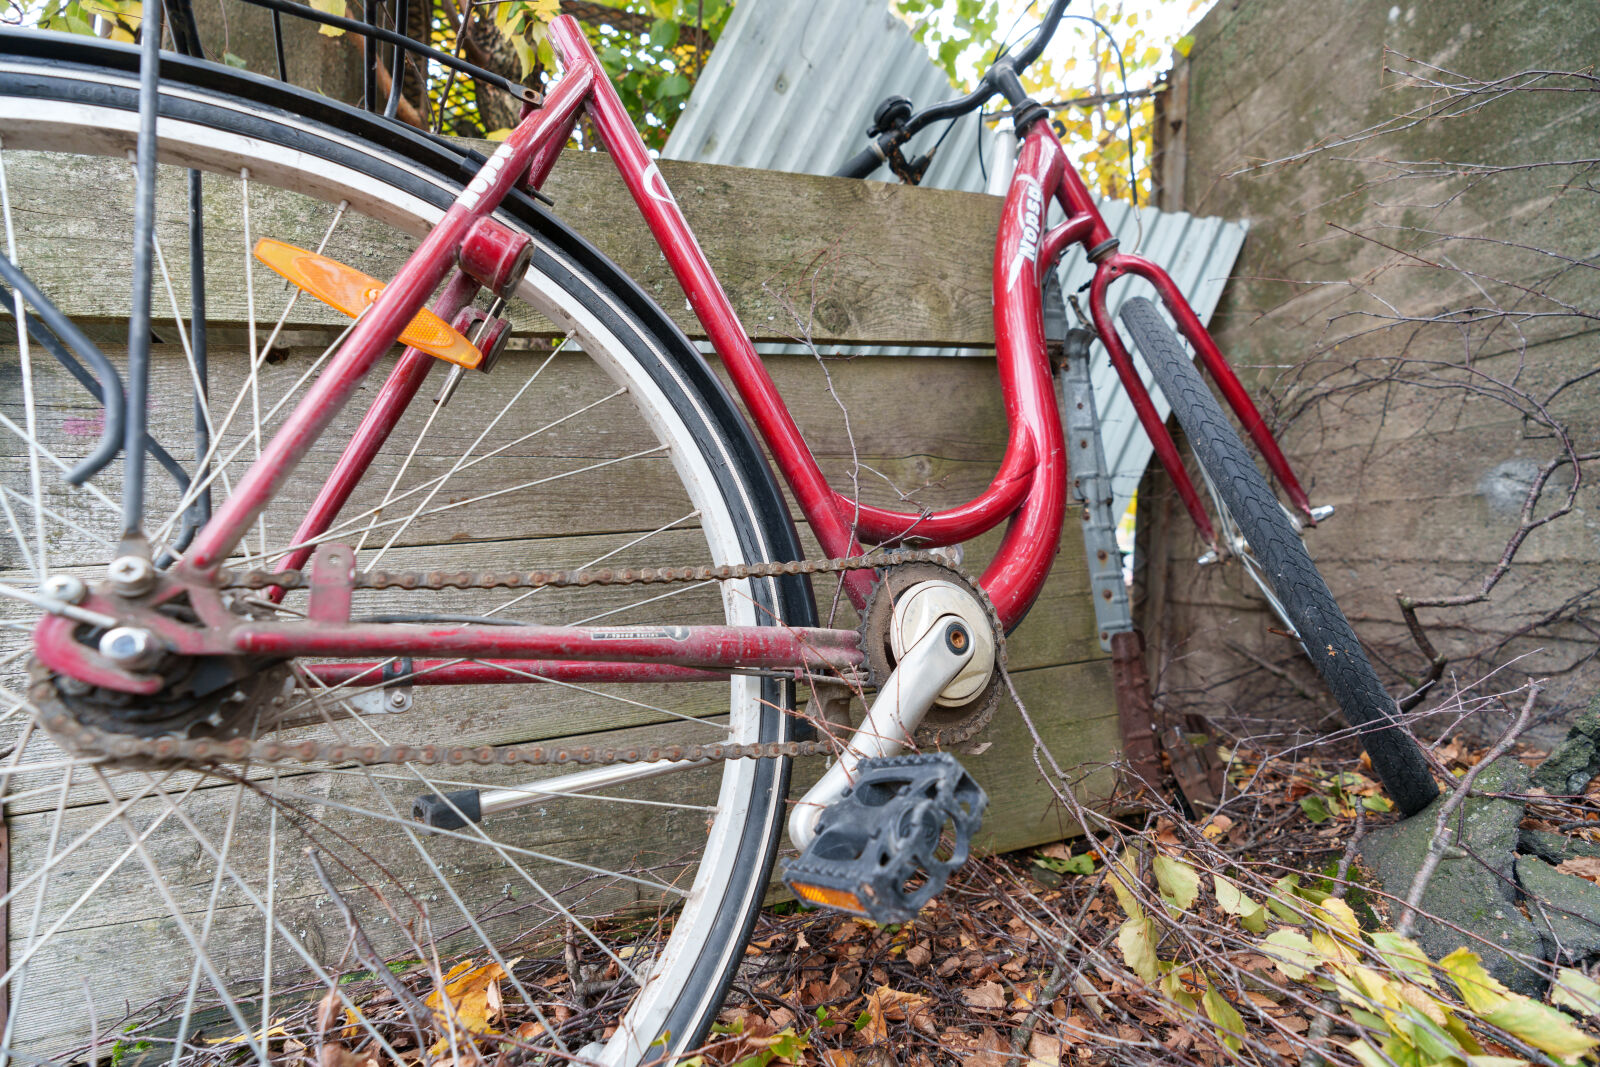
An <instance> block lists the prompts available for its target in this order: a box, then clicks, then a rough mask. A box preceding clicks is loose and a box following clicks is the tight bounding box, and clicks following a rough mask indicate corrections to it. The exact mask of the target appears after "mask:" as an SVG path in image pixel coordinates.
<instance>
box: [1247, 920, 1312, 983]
mask: <svg viewBox="0 0 1600 1067" xmlns="http://www.w3.org/2000/svg"><path fill="white" fill-rule="evenodd" d="M1261 951H1262V955H1264V956H1266V957H1267V958H1268V959H1270V960H1271V961H1272V965H1273V966H1274V967H1276V968H1277V969H1278V972H1279V973H1280V974H1282V975H1283V976H1284V977H1285V978H1287V979H1289V981H1291V982H1298V981H1300V979H1302V978H1304V977H1305V976H1306V975H1308V974H1310V973H1311V972H1312V971H1314V970H1316V968H1317V965H1318V964H1320V963H1321V962H1322V957H1320V956H1318V955H1317V953H1316V952H1314V951H1313V950H1312V948H1311V942H1310V941H1308V940H1306V936H1305V935H1304V934H1302V933H1299V932H1297V931H1295V930H1274V931H1273V932H1272V933H1271V934H1269V935H1267V939H1266V940H1265V941H1263V942H1262V943H1261Z"/></svg>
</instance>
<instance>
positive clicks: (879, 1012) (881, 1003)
mask: <svg viewBox="0 0 1600 1067" xmlns="http://www.w3.org/2000/svg"><path fill="white" fill-rule="evenodd" d="M927 1004H928V998H927V997H925V996H923V995H922V994H920V993H904V992H901V991H900V990H898V989H890V988H889V987H888V986H886V985H881V986H879V987H878V988H877V989H874V990H873V991H872V992H871V993H868V994H867V1005H866V1007H865V1008H864V1009H863V1010H862V1014H863V1015H865V1016H866V1017H867V1020H866V1023H865V1025H863V1026H862V1027H861V1036H862V1039H863V1040H865V1041H866V1042H867V1043H868V1044H870V1045H875V1044H877V1043H878V1042H880V1041H886V1040H888V1038H889V1023H890V1021H894V1022H901V1021H908V1020H909V1021H910V1022H911V1023H912V1025H914V1026H922V1027H923V1028H930V1027H931V1026H932V1020H931V1019H929V1020H927V1021H926V1024H925V1025H924V1020H923V1019H922V1018H919V1017H925V1016H926V1015H927V1012H926V1011H925V1008H926V1006H927Z"/></svg>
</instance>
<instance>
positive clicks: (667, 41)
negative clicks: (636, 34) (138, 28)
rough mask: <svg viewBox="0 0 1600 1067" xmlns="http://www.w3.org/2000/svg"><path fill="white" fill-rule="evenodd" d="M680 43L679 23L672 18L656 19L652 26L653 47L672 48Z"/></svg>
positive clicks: (651, 38)
mask: <svg viewBox="0 0 1600 1067" xmlns="http://www.w3.org/2000/svg"><path fill="white" fill-rule="evenodd" d="M677 43H678V24H677V23H676V22H674V21H672V20H671V19H656V20H655V22H654V23H652V24H651V26H650V45H651V47H652V48H671V47H672V46H673V45H675V44H677Z"/></svg>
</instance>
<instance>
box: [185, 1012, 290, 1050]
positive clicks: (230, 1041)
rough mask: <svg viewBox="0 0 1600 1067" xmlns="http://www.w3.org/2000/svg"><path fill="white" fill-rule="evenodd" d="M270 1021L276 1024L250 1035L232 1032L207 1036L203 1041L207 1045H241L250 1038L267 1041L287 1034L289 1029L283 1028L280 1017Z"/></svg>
mask: <svg viewBox="0 0 1600 1067" xmlns="http://www.w3.org/2000/svg"><path fill="white" fill-rule="evenodd" d="M272 1021H273V1022H274V1023H275V1024H277V1025H275V1026H272V1027H270V1028H269V1029H266V1030H263V1031H261V1032H260V1033H256V1034H251V1035H248V1036H247V1035H245V1034H234V1035H233V1036H232V1037H219V1038H215V1039H212V1038H209V1037H208V1038H206V1039H205V1043H206V1044H208V1045H242V1044H244V1043H245V1042H246V1041H249V1040H251V1039H252V1038H253V1039H254V1040H256V1041H261V1042H267V1041H270V1040H272V1039H273V1038H275V1037H288V1036H289V1031H287V1030H285V1029H284V1028H283V1025H282V1024H283V1020H282V1019H281V1018H279V1019H274V1020H272Z"/></svg>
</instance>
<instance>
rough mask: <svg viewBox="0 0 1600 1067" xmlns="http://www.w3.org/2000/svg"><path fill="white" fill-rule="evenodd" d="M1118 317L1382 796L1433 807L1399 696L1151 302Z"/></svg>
mask: <svg viewBox="0 0 1600 1067" xmlns="http://www.w3.org/2000/svg"><path fill="white" fill-rule="evenodd" d="M1119 314H1120V316H1121V318H1122V323H1123V325H1124V326H1126V327H1127V330H1128V333H1129V335H1131V336H1132V338H1133V343H1134V345H1135V347H1137V348H1138V350H1139V352H1140V354H1141V355H1143V356H1144V359H1145V363H1146V364H1147V365H1148V366H1149V368H1150V374H1151V376H1152V377H1153V378H1154V379H1155V382H1156V384H1157V385H1158V386H1159V387H1160V388H1161V392H1162V394H1163V395H1164V396H1165V397H1166V398H1167V402H1168V403H1170V404H1171V405H1172V413H1173V415H1174V416H1176V418H1177V420H1178V424H1179V425H1180V426H1182V427H1183V432H1184V435H1185V436H1186V437H1187V438H1188V440H1189V444H1190V447H1191V448H1192V449H1193V451H1194V456H1195V459H1196V461H1197V462H1198V463H1199V464H1200V465H1201V466H1202V467H1203V468H1204V469H1205V470H1206V472H1207V473H1208V474H1209V475H1210V477H1211V479H1212V482H1213V484H1214V485H1215V487H1216V491H1217V493H1218V495H1219V496H1220V497H1221V498H1222V500H1221V502H1222V504H1224V505H1225V506H1226V507H1227V510H1228V512H1229V514H1230V515H1231V516H1232V518H1233V521H1234V522H1236V523H1237V524H1238V526H1239V529H1240V531H1241V532H1242V533H1243V535H1244V538H1245V540H1246V541H1247V542H1248V543H1249V545H1250V550H1251V552H1252V554H1253V555H1254V556H1255V558H1256V560H1257V561H1258V562H1259V563H1260V570H1261V571H1262V572H1263V573H1264V574H1265V575H1266V579H1267V581H1268V583H1269V584H1270V585H1271V586H1272V589H1273V591H1274V592H1275V593H1276V594H1277V596H1278V599H1279V601H1280V603H1281V604H1282V605H1283V607H1284V609H1285V612H1286V614H1287V615H1288V616H1289V620H1290V622H1292V623H1293V625H1294V628H1295V630H1296V631H1297V632H1298V633H1299V634H1300V637H1301V642H1302V644H1303V645H1304V647H1305V649H1306V652H1307V655H1308V657H1309V658H1310V660H1311V662H1312V665H1313V666H1314V667H1316V669H1317V673H1318V674H1320V675H1321V676H1322V679H1323V682H1324V683H1325V684H1326V685H1327V686H1328V689H1329V690H1330V691H1331V692H1332V693H1333V695H1334V699H1335V700H1337V701H1338V703H1339V707H1340V709H1341V710H1342V711H1343V713H1344V716H1345V719H1346V721H1347V722H1349V724H1350V725H1351V727H1353V728H1354V729H1355V731H1356V733H1357V736H1358V737H1359V739H1360V740H1361V743H1362V744H1363V745H1364V746H1365V747H1366V750H1367V753H1368V755H1370V756H1371V758H1372V766H1373V769H1374V770H1375V771H1376V772H1377V775H1378V778H1379V779H1380V780H1381V781H1382V783H1383V787H1384V790H1385V792H1387V793H1388V795H1389V797H1390V799H1392V800H1393V801H1394V802H1395V805H1396V806H1397V807H1398V808H1399V809H1400V811H1401V812H1402V813H1404V814H1406V815H1414V814H1416V813H1417V812H1419V811H1421V810H1422V809H1424V808H1426V807H1427V806H1428V805H1429V804H1430V803H1432V801H1433V799H1434V798H1435V797H1436V796H1438V788H1437V786H1436V785H1435V784H1434V781H1433V775H1432V774H1431V773H1430V771H1429V769H1428V764H1427V762H1426V761H1425V760H1424V759H1423V756H1422V752H1421V750H1420V749H1419V748H1418V747H1417V742H1416V739H1415V738H1413V737H1412V736H1411V734H1410V732H1409V731H1408V730H1406V728H1405V727H1404V726H1403V725H1401V723H1400V722H1399V720H1398V709H1397V707H1396V705H1395V702H1394V699H1393V698H1392V697H1391V696H1390V695H1389V693H1388V691H1387V690H1385V689H1384V687H1383V683H1382V682H1380V681H1379V680H1378V675H1377V672H1375V671H1374V670H1373V669H1372V664H1371V662H1370V661H1369V660H1368V659H1367V654H1366V652H1365V650H1363V649H1362V647H1361V642H1360V640H1359V639H1358V638H1357V637H1356V634H1355V631H1354V629H1352V628H1351V626H1350V623H1349V621H1348V620H1346V618H1345V616H1344V612H1342V611H1341V610H1340V609H1339V605H1338V604H1337V603H1336V602H1335V600H1334V598H1333V594H1332V593H1331V592H1329V590H1328V585H1327V583H1326V582H1325V581H1323V579H1322V575H1321V574H1319V573H1318V572H1317V568H1316V564H1314V563H1313V562H1312V561H1311V556H1310V554H1309V553H1308V552H1307V551H1306V547H1305V543H1304V542H1303V541H1302V540H1301V538H1300V534H1299V532H1298V531H1297V530H1296V529H1295V528H1294V526H1293V525H1292V524H1291V523H1290V522H1289V519H1288V517H1287V516H1286V515H1285V514H1284V511H1283V506H1282V504H1280V503H1279V501H1278V498H1277V496H1276V494H1274V493H1273V491H1272V488H1271V487H1270V486H1269V485H1268V484H1267V480H1266V479H1265V478H1264V477H1263V476H1262V474H1261V472H1260V470H1259V469H1257V467H1256V465H1255V462H1254V461H1253V460H1252V458H1251V456H1250V453H1249V452H1248V451H1246V449H1245V447H1244V444H1243V443H1242V442H1241V441H1240V439H1239V435H1238V434H1237V433H1236V432H1235V431H1234V429H1233V426H1232V424H1231V423H1230V422H1229V421H1228V419H1227V417H1226V416H1225V415H1224V414H1223V412H1222V407H1221V405H1219V404H1218V403H1217V400H1216V397H1214V396H1213V395H1212V394H1211V390H1209V389H1208V388H1206V384H1205V382H1204V381H1203V380H1202V379H1201V377H1200V372H1199V371H1198V370H1197V369H1196V368H1195V366H1194V364H1193V362H1191V360H1190V358H1189V354H1188V352H1187V351H1185V349H1184V347H1183V345H1182V344H1181V343H1180V342H1179V341H1178V337H1177V335H1176V334H1175V333H1173V331H1172V329H1171V328H1170V327H1169V326H1168V325H1167V324H1166V322H1165V321H1164V320H1163V319H1162V318H1161V316H1160V314H1159V313H1158V312H1157V311H1156V308H1155V305H1154V304H1152V303H1151V302H1150V301H1149V300H1146V299H1144V298H1142V297H1136V298H1134V299H1131V300H1128V301H1127V302H1126V303H1124V304H1123V306H1122V310H1121V311H1120V313H1119Z"/></svg>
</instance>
